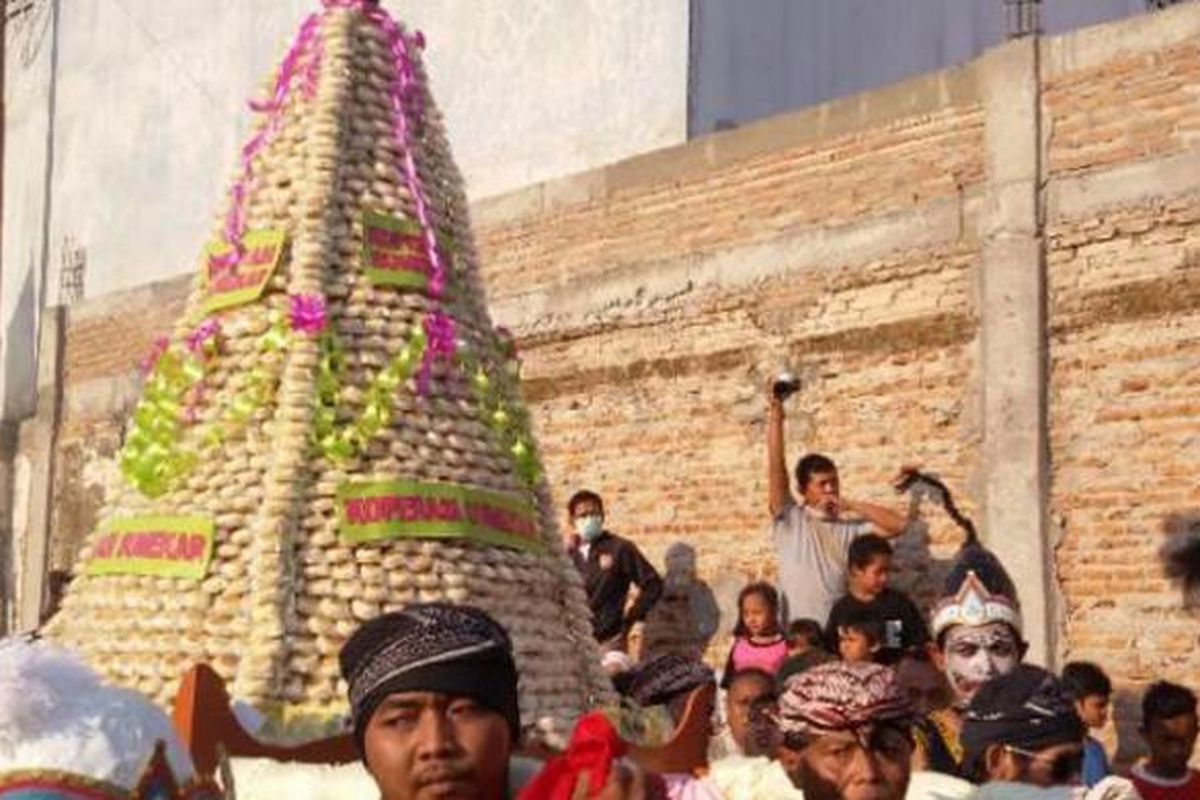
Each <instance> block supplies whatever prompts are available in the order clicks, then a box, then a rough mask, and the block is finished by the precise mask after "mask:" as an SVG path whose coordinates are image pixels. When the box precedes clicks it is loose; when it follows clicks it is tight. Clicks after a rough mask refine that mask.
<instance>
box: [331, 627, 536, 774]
mask: <svg viewBox="0 0 1200 800" xmlns="http://www.w3.org/2000/svg"><path fill="white" fill-rule="evenodd" d="M339 661H340V663H341V667H342V677H343V678H345V679H346V683H347V685H348V686H349V687H350V710H351V713H352V714H353V716H354V736H355V739H356V740H357V741H358V744H359V748H360V750H361V748H362V744H363V736H364V734H365V732H366V727H367V723H368V722H369V721H370V719H371V716H372V715H373V714H374V713H375V709H377V708H378V707H379V704H380V703H381V702H383V700H384V699H385V698H386V697H387V696H388V695H391V694H395V693H397V692H437V693H440V694H447V695H451V696H457V697H470V698H472V699H474V700H475V701H477V702H478V703H479V704H481V705H482V706H483V707H485V708H488V709H491V710H492V711H495V712H496V713H497V714H500V715H501V716H503V717H504V718H505V719H506V720H507V721H508V724H509V728H510V729H511V731H512V735H513V741H514V742H515V741H517V739H518V738H519V736H520V731H521V717H520V712H519V708H518V705H517V668H516V665H515V663H514V662H513V657H512V642H511V641H510V640H509V638H508V634H507V633H506V632H505V631H504V628H502V627H500V625H499V624H498V623H497V622H496V621H495V620H493V619H492V618H491V617H489V616H488V615H487V614H485V613H484V612H482V611H480V610H479V609H477V608H472V607H470V606H452V605H448V604H444V603H427V604H420V605H412V606H409V607H408V608H406V609H404V610H403V611H397V612H394V613H390V614H384V615H383V616H380V617H376V618H375V619H373V620H371V621H370V622H367V623H365V624H364V625H363V626H362V627H361V628H359V629H358V630H357V631H355V633H354V635H353V636H351V637H350V640H349V641H348V642H346V644H345V646H344V647H343V648H342V652H341V654H340V655H339Z"/></svg>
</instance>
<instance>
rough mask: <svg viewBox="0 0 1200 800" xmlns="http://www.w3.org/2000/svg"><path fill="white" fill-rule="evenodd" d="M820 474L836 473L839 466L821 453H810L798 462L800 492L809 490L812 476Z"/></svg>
mask: <svg viewBox="0 0 1200 800" xmlns="http://www.w3.org/2000/svg"><path fill="white" fill-rule="evenodd" d="M818 472H820V473H829V472H833V473H836V472H837V465H836V464H834V463H833V459H831V458H829V457H828V456H823V455H821V454H820V453H809V454H808V455H806V456H805V457H804V458H802V459H800V460H799V461H797V462H796V485H797V486H798V487H800V491H802V492H803V491H804V490H805V488H807V486H808V482H809V481H810V480H812V476H813V475H815V474H816V473H818Z"/></svg>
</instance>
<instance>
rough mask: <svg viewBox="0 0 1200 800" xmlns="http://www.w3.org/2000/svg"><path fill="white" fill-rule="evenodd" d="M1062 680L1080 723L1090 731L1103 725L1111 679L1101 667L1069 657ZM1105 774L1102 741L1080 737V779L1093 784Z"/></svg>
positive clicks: (1110, 694)
mask: <svg viewBox="0 0 1200 800" xmlns="http://www.w3.org/2000/svg"><path fill="white" fill-rule="evenodd" d="M1062 682H1063V687H1064V688H1065V689H1066V690H1067V691H1068V692H1069V693H1070V694H1071V698H1072V699H1073V700H1074V701H1075V711H1076V712H1077V713H1078V714H1079V718H1080V719H1081V720H1083V724H1084V725H1086V726H1087V727H1088V728H1089V729H1090V730H1093V731H1098V730H1100V729H1101V728H1103V727H1104V725H1105V723H1107V722H1108V701H1109V698H1110V697H1111V696H1112V681H1110V680H1109V679H1108V676H1107V675H1105V674H1104V670H1102V669H1100V667H1098V666H1096V665H1095V664H1092V663H1091V662H1089V661H1072V662H1071V663H1070V664H1067V665H1066V666H1065V667H1063V671H1062ZM1108 774H1109V768H1108V755H1107V754H1106V753H1105V752H1104V745H1102V744H1100V742H1098V741H1097V740H1096V739H1095V738H1094V737H1092V736H1088V737H1087V738H1086V739H1084V740H1083V776H1082V777H1083V782H1084V783H1085V784H1087V785H1088V786H1089V787H1091V786H1095V785H1096V784H1097V783H1099V782H1100V781H1102V780H1104V778H1105V777H1107V776H1108Z"/></svg>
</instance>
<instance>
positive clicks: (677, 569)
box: [643, 542, 721, 658]
mask: <svg viewBox="0 0 1200 800" xmlns="http://www.w3.org/2000/svg"><path fill="white" fill-rule="evenodd" d="M664 560H665V561H666V564H665V566H666V570H665V574H664V576H663V593H662V597H661V598H660V599H659V601H658V603H657V604H655V606H654V608H653V609H652V610H651V612H650V614H649V615H648V616H647V617H646V627H645V632H644V636H645V642H644V650H643V652H644V653H645V657H646V658H652V657H654V656H657V655H662V654H665V653H678V654H680V655H685V656H690V657H692V658H703V657H704V653H705V651H706V650H707V649H708V645H709V643H710V642H711V641H712V638H713V636H714V635H715V634H716V633H717V631H718V630H719V629H720V627H721V609H720V607H719V605H718V604H717V598H716V595H715V594H714V593H713V590H712V587H710V586H709V585H708V584H707V583H706V582H704V581H703V580H701V579H700V578H699V577H698V576H697V574H696V550H695V548H694V547H692V546H691V545H690V544H687V543H685V542H675V543H674V544H672V545H671V546H670V547H668V548H667V551H666V554H665V556H664Z"/></svg>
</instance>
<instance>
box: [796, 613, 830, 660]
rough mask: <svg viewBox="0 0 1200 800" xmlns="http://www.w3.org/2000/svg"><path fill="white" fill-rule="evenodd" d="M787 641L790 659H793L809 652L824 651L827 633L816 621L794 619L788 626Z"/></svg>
mask: <svg viewBox="0 0 1200 800" xmlns="http://www.w3.org/2000/svg"><path fill="white" fill-rule="evenodd" d="M787 641H788V658H791V657H793V656H798V655H801V654H803V653H807V652H808V651H809V650H822V649H824V647H825V632H824V631H822V630H821V623H819V622H817V621H816V620H815V619H794V620H792V622H791V624H789V625H788V632H787Z"/></svg>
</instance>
